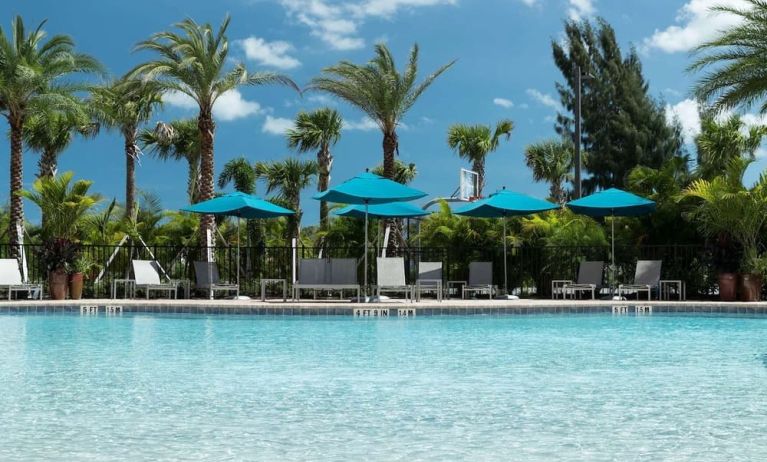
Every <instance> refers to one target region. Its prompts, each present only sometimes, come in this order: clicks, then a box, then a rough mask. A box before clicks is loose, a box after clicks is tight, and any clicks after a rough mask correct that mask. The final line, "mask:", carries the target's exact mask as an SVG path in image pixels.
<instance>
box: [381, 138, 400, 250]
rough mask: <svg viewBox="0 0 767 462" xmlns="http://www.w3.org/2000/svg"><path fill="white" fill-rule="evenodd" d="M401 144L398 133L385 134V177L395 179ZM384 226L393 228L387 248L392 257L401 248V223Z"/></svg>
mask: <svg viewBox="0 0 767 462" xmlns="http://www.w3.org/2000/svg"><path fill="white" fill-rule="evenodd" d="M398 145H399V142H398V141H397V132H396V131H394V130H392V131H391V132H384V138H383V152H384V159H383V166H384V177H386V178H389V179H394V156H395V154H396V153H397V149H398ZM382 225H383V226H384V227H386V226H389V227H391V230H392V232H391V234H390V237H389V244H388V245H387V246H386V249H387V251H388V252H390V253H391V254H392V255H397V249H398V248H399V247H400V242H399V239H398V238H397V237H396V236H397V234H396V232H395V230H396V229H398V228H399V223H398V221H397V220H396V219H389V220H384V221H383V223H382Z"/></svg>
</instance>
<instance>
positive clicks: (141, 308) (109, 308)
mask: <svg viewBox="0 0 767 462" xmlns="http://www.w3.org/2000/svg"><path fill="white" fill-rule="evenodd" d="M413 309H414V310H415V311H412V310H413ZM78 312H79V313H83V312H88V313H115V312H124V313H129V312H133V313H168V314H172V313H177V314H250V315H299V316H300V315H313V316H334V315H348V316H353V315H357V316H380V315H385V316H413V315H418V316H420V315H426V316H435V315H507V314H581V313H584V314H585V313H595V314H597V313H619V314H624V313H632V314H648V313H725V314H744V315H767V301H765V302H754V303H743V302H737V303H735V302H719V301H658V300H653V301H643V300H639V301H637V300H628V301H614V300H542V299H522V300H486V299H485V300H461V299H450V300H444V301H442V302H438V301H436V300H433V299H422V300H421V301H420V302H416V303H408V302H406V301H405V300H391V301H384V302H379V303H351V302H349V301H348V300H316V301H314V300H302V301H300V302H292V301H287V302H283V301H282V300H281V299H280V300H269V301H266V302H262V301H260V300H222V299H216V300H205V299H191V300H166V299H151V300H146V299H116V300H111V299H93V300H61V301H54V300H42V301H40V300H13V301H7V300H4V301H0V314H2V313H41V314H43V313H78Z"/></svg>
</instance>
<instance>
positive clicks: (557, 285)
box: [551, 279, 573, 300]
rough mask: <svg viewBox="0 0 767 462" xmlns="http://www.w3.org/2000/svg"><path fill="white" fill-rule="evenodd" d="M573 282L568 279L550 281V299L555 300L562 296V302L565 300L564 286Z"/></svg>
mask: <svg viewBox="0 0 767 462" xmlns="http://www.w3.org/2000/svg"><path fill="white" fill-rule="evenodd" d="M572 283H573V281H571V280H570V279H554V280H553V281H551V298H552V299H557V298H559V297H557V295H558V294H561V295H562V300H564V299H566V298H567V291H566V290H565V286H566V285H568V284H572Z"/></svg>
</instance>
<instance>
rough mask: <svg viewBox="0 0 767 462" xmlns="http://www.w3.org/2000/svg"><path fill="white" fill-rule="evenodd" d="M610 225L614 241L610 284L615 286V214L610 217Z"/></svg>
mask: <svg viewBox="0 0 767 462" xmlns="http://www.w3.org/2000/svg"><path fill="white" fill-rule="evenodd" d="M610 225H611V228H612V239H611V240H612V251H611V255H610V257H611V260H612V266H611V268H610V270H611V272H612V281H610V282H611V285H612V286H614V285H615V213H613V214H612V215H610ZM612 289H613V290H615V287H613V288H612Z"/></svg>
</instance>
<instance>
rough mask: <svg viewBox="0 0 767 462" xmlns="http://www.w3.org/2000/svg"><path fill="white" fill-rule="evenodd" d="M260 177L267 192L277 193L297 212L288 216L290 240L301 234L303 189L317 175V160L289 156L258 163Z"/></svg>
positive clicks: (288, 237) (257, 170)
mask: <svg viewBox="0 0 767 462" xmlns="http://www.w3.org/2000/svg"><path fill="white" fill-rule="evenodd" d="M255 168H256V173H257V175H258V178H259V179H262V180H264V182H265V183H266V193H267V194H271V193H275V192H276V193H277V194H278V198H279V199H282V200H283V201H284V202H285V203H286V205H287V206H288V208H289V209H291V210H293V211H294V212H295V214H294V215H290V216H289V217H288V235H287V236H286V237H287V239H288V242H289V241H290V239H292V238H296V239H298V238H299V236H300V234H301V216H302V215H303V212H302V211H301V191H302V190H304V189H305V188H307V187H309V186H310V185H311V184H312V181H314V178H315V177H316V176H317V170H318V169H317V162H315V161H313V160H312V161H301V160H297V159H293V158H287V159H285V160H283V161H277V162H271V163H265V162H259V163H257V164H256V167H255Z"/></svg>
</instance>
